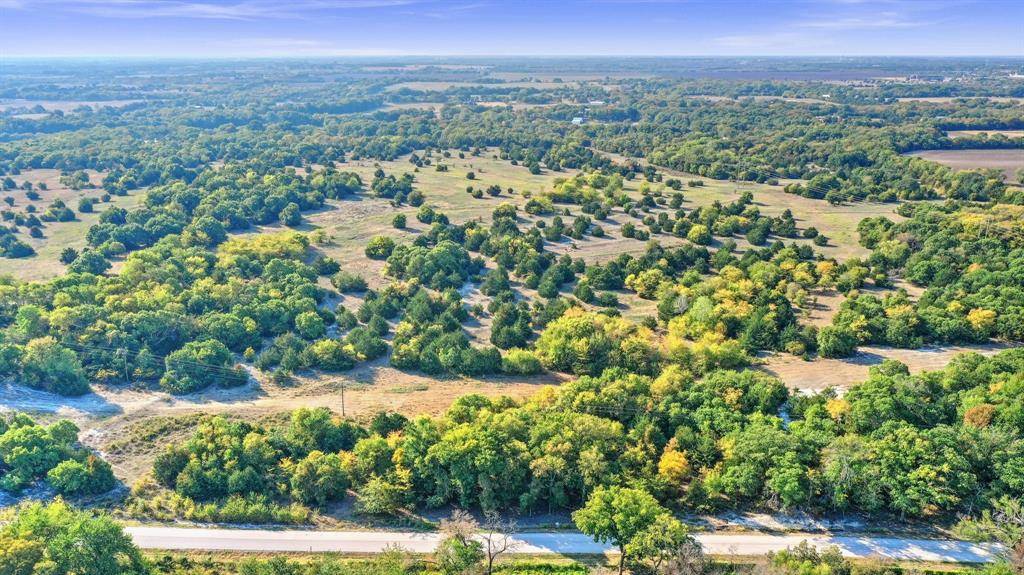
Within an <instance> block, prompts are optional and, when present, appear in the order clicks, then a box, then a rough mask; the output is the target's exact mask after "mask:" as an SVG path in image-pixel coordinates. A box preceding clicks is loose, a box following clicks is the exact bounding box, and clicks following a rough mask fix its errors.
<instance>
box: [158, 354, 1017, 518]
mask: <svg viewBox="0 0 1024 575" xmlns="http://www.w3.org/2000/svg"><path fill="white" fill-rule="evenodd" d="M1022 368H1024V354H1022V353H1021V352H1020V350H1011V351H1006V352H1003V353H1001V354H999V355H997V356H995V357H992V358H983V357H981V356H979V355H976V354H967V355H963V356H960V357H959V358H958V359H957V360H955V361H954V362H953V363H952V364H951V365H950V366H949V367H947V368H945V369H944V370H940V371H935V372H927V373H923V374H920V375H910V374H909V373H908V371H907V368H906V366H904V365H902V364H899V363H898V362H894V361H887V362H885V363H883V364H882V365H881V366H879V367H876V368H872V371H871V375H870V377H869V378H868V380H867V381H865V382H863V383H860V384H858V385H855V386H854V387H853V388H852V389H851V390H850V391H849V392H848V393H847V394H846V395H845V396H844V397H842V398H838V397H837V396H836V395H835V394H834V393H831V392H826V393H823V394H819V395H817V396H790V394H789V393H788V392H787V390H786V387H785V386H784V385H783V384H782V382H780V381H778V380H776V379H774V378H772V377H769V376H767V375H764V374H761V373H758V372H755V371H730V370H717V371H714V372H711V373H709V374H708V375H706V376H695V375H693V374H692V372H691V371H689V370H688V369H686V368H685V367H683V366H680V365H673V366H670V367H668V368H666V369H663V370H661V371H660V373H658V374H656V375H654V374H652V375H643V374H642V373H632V372H631V371H629V370H628V368H626V367H614V368H609V369H606V370H604V371H603V372H601V373H599V374H596V375H593V376H590V375H586V376H582V377H580V378H579V379H577V380H575V381H572V382H570V383H567V384H564V385H563V386H562V387H561V388H558V389H550V390H546V391H542V392H539V393H538V394H537V395H535V396H534V397H532V398H530V399H528V400H526V401H524V402H521V403H519V402H515V401H512V400H510V399H507V398H502V399H496V400H492V399H487V398H484V397H480V396H473V395H470V396H465V397H462V398H460V399H459V400H457V401H456V402H455V403H453V404H452V406H451V407H450V408H449V410H448V411H447V412H446V413H445V415H444V416H443V417H439V418H429V417H417V418H414V419H412V420H406V419H405V418H402V417H395V416H389V415H387V414H381V415H380V416H378V417H377V418H376V419H374V420H373V422H372V424H371V425H369V426H368V427H362V426H358V425H356V424H353V423H350V422H345V421H340V420H337V419H335V418H332V417H331V416H330V414H329V413H328V412H326V411H324V410H314V411H308V410H301V411H297V412H294V413H293V415H292V421H291V423H290V424H288V425H286V426H281V427H276V428H270V429H264V428H261V427H254V426H252V425H250V424H247V423H240V422H239V423H233V422H228V421H226V420H224V419H221V418H214V419H211V420H210V421H208V422H206V423H204V424H203V425H201V426H200V428H199V429H198V430H197V432H196V434H195V436H194V438H193V439H192V440H190V441H188V442H186V443H184V444H181V445H175V446H173V447H171V448H170V449H169V450H168V451H167V452H166V453H165V454H163V455H161V456H160V457H159V458H158V459H157V462H156V464H155V465H154V475H155V477H156V478H157V480H158V481H159V482H160V483H162V484H163V485H165V486H167V487H169V488H173V489H174V490H175V491H176V492H177V493H178V494H180V495H182V496H185V497H189V498H193V499H196V500H199V501H204V500H211V499H218V498H226V497H251V496H255V495H256V494H266V493H275V494H276V495H277V496H278V497H280V498H281V500H282V501H285V502H287V501H299V502H303V503H306V504H310V505H322V504H324V503H326V502H329V501H332V500H336V499H338V498H341V497H343V496H344V491H343V490H344V488H346V487H348V486H351V487H352V488H353V489H355V491H356V492H357V493H358V495H357V501H358V504H359V505H360V506H361V509H363V510H364V512H366V513H389V512H393V511H395V510H397V509H400V508H402V507H406V506H425V507H434V506H441V505H445V504H449V503H453V504H457V505H460V506H465V507H480V508H483V509H485V510H493V509H513V508H514V509H519V510H520V511H523V512H536V511H548V510H553V509H574V508H577V507H579V506H580V505H582V504H583V503H584V502H585V501H587V499H588V498H589V497H590V496H591V495H593V494H594V493H596V492H597V491H596V490H599V489H602V488H603V487H607V486H631V487H633V488H639V489H643V490H644V491H646V492H648V493H652V494H654V495H656V496H657V497H658V498H659V499H660V500H661V501H662V502H663V504H665V505H668V506H670V507H674V508H677V509H696V510H711V509H721V508H727V507H733V506H755V507H762V508H783V509H794V508H802V509H817V510H826V509H831V510H856V511H860V512H863V513H867V514H874V513H890V514H894V515H899V516H913V517H921V516H930V515H942V514H949V513H955V512H957V511H958V510H963V509H968V508H972V507H975V506H981V507H985V506H986V505H988V503H989V502H991V501H994V500H996V499H998V498H999V496H1000V495H1013V494H1014V493H1019V492H1020V490H1021V489H1022V488H1024V437H1022V436H1021V433H1020V430H1021V429H1024V401H1022V396H1021V389H1024V388H1021V386H1020V385H1019V383H1020V382H1019V381H1018V380H1020V374H1021V373H1024V371H1022ZM637 371H640V370H637ZM784 405H788V406H789V407H788V409H789V411H790V417H791V421H789V422H788V423H785V422H784V421H783V420H782V419H781V418H780V416H779V413H780V409H781V408H782V407H783V406H784ZM922 406H926V408H924V409H922Z"/></svg>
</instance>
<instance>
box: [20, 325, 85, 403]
mask: <svg viewBox="0 0 1024 575" xmlns="http://www.w3.org/2000/svg"><path fill="white" fill-rule="evenodd" d="M21 365H22V368H21V369H22V377H24V380H25V383H27V384H28V385H30V386H32V387H37V388H40V389H45V390H47V391H52V392H54V393H59V394H60V395H82V394H85V393H88V391H89V383H88V381H86V379H85V370H83V369H82V364H81V362H79V361H78V356H77V355H76V354H75V352H73V351H71V350H70V349H67V348H64V347H62V346H61V345H60V344H58V343H57V340H55V339H53V338H52V337H42V338H37V339H33V340H32V341H30V342H28V344H27V345H26V346H25V352H24V355H22V358H21Z"/></svg>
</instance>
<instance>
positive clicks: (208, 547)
mask: <svg viewBox="0 0 1024 575" xmlns="http://www.w3.org/2000/svg"><path fill="white" fill-rule="evenodd" d="M126 531H127V532H128V533H129V534H130V535H131V536H132V538H133V539H134V540H135V543H136V544H137V545H138V546H139V547H142V548H144V549H168V550H201V551H299V552H301V551H309V552H337V553H379V552H381V551H382V550H384V549H385V548H387V547H391V546H399V547H401V548H403V549H405V550H407V551H411V552H416V553H430V552H431V551H433V550H434V548H435V546H436V545H437V543H438V535H437V534H436V533H398V532H383V531H287V530H281V531H270V530H257V529H189V528H180V527H127V528H126ZM517 539H518V541H519V544H518V545H517V546H516V549H515V551H516V553H523V554H569V555H573V554H589V553H602V552H604V551H607V550H609V547H608V546H606V545H601V544H599V543H596V542H595V541H594V540H593V539H591V538H589V537H587V536H586V535H583V534H580V533H557V532H552V533H522V534H520V535H518V536H517ZM697 539H698V540H699V541H700V542H701V544H702V545H703V546H704V550H705V551H706V552H708V553H712V554H720V555H763V554H765V553H768V552H769V551H780V550H782V549H785V548H787V547H792V546H795V545H797V544H799V543H800V542H801V541H805V540H806V541H809V542H811V543H813V544H814V545H816V546H818V547H820V548H824V547H828V546H830V545H835V546H837V547H839V548H840V549H841V550H842V552H843V554H844V555H846V556H848V557H861V558H867V557H878V558H885V559H900V560H908V561H943V562H957V563H981V562H985V561H991V560H992V559H993V558H994V557H995V556H996V554H997V553H998V551H999V547H998V546H997V545H993V544H980V543H967V542H963V541H952V540H934V539H900V538H890V537H870V536H862V537H858V536H835V537H827V536H820V535H813V534H795V535H792V534H791V535H760V534H713V533H701V534H698V535H697Z"/></svg>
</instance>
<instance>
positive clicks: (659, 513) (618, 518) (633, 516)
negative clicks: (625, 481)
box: [572, 486, 668, 574]
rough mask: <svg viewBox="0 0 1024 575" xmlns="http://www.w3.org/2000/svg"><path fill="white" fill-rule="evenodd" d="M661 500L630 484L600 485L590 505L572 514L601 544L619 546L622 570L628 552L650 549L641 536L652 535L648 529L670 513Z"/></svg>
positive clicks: (578, 524) (627, 557)
mask: <svg viewBox="0 0 1024 575" xmlns="http://www.w3.org/2000/svg"><path fill="white" fill-rule="evenodd" d="M667 514H668V511H667V510H666V509H665V508H664V507H662V506H661V505H660V504H659V503H658V500H657V499H655V498H654V496H652V495H651V494H650V493H648V492H646V491H644V490H642V489H633V488H628V487H614V486H613V487H604V486H601V487H598V488H597V489H595V490H594V492H593V493H592V494H591V495H590V498H589V499H587V504H586V505H585V506H584V507H583V509H580V510H579V511H576V512H575V513H573V514H572V519H573V521H574V522H575V523H576V527H578V528H579V530H580V531H582V532H584V533H586V534H587V535H590V536H591V537H593V538H594V539H596V540H597V541H599V542H601V543H611V544H612V545H615V546H616V547H618V549H619V573H620V574H621V573H622V572H623V570H624V569H625V565H626V561H627V559H630V558H631V557H630V556H629V552H630V549H631V546H632V548H634V549H638V550H641V549H644V550H645V549H648V545H647V544H646V543H645V542H643V541H642V539H641V538H640V537H641V536H642V534H644V535H643V537H647V536H648V535H650V532H649V531H648V530H650V529H652V527H653V526H655V525H656V524H658V523H659V522H664V521H665V520H663V519H661V518H662V517H663V516H664V515H667Z"/></svg>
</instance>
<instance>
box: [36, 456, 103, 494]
mask: <svg viewBox="0 0 1024 575" xmlns="http://www.w3.org/2000/svg"><path fill="white" fill-rule="evenodd" d="M46 477H47V479H48V480H49V481H50V485H52V486H53V488H54V489H56V490H57V492H58V493H61V494H62V495H68V496H75V495H96V494H99V493H106V492H107V491H110V490H111V489H113V488H114V485H115V483H116V480H115V479H114V472H113V470H111V468H110V464H109V463H107V462H106V461H103V460H102V459H100V458H98V457H96V456H95V455H89V456H87V457H86V459H85V461H84V462H79V461H74V460H70V459H69V460H66V461H62V462H60V463H58V464H57V466H56V467H54V468H53V469H51V470H50V472H49V473H48V474H47V476H46Z"/></svg>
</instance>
